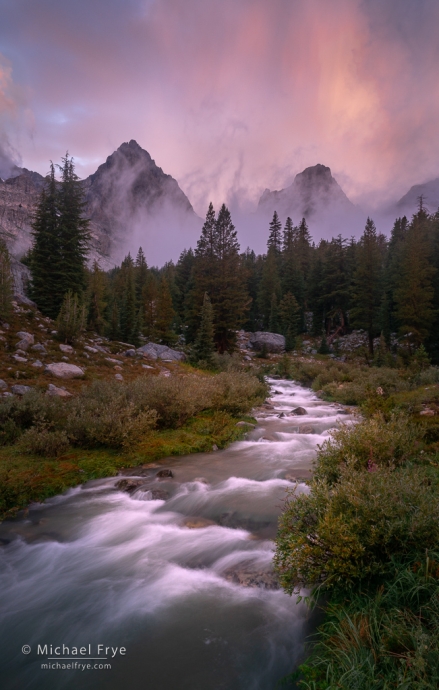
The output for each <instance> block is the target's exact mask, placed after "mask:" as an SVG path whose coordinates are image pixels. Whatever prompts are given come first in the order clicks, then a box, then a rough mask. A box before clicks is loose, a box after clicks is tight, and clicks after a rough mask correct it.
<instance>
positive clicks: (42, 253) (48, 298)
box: [30, 163, 64, 319]
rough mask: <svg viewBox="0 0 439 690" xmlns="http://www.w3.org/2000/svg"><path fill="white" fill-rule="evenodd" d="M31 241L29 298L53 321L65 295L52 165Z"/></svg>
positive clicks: (41, 197)
mask: <svg viewBox="0 0 439 690" xmlns="http://www.w3.org/2000/svg"><path fill="white" fill-rule="evenodd" d="M32 235H33V238H34V243H33V248H32V253H31V262H30V269H31V272H32V281H31V285H30V295H31V297H32V299H33V300H35V302H36V303H37V305H38V308H39V309H40V311H41V312H42V313H43V314H44V315H45V316H50V318H52V319H55V318H56V317H57V315H58V312H59V309H60V306H61V302H62V299H63V295H64V293H63V292H62V289H63V288H62V287H61V286H60V282H61V281H60V271H61V267H62V252H61V241H60V237H59V220H58V192H57V183H56V179H55V166H54V165H53V163H51V164H50V173H49V175H48V177H47V178H46V184H45V188H44V189H43V191H42V192H41V195H40V199H39V202H38V205H37V208H36V212H35V216H34V220H33V223H32Z"/></svg>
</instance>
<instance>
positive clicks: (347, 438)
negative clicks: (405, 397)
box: [314, 413, 424, 485]
mask: <svg viewBox="0 0 439 690" xmlns="http://www.w3.org/2000/svg"><path fill="white" fill-rule="evenodd" d="M423 434H424V430H423V429H422V428H421V427H420V426H419V425H418V424H415V423H413V422H412V421H411V420H410V418H409V417H408V416H407V415H405V414H403V413H399V414H396V413H394V414H392V415H391V416H390V419H389V421H388V422H387V423H386V421H385V419H384V417H383V415H382V414H380V413H378V414H376V415H374V417H372V418H370V419H364V420H362V421H361V422H359V423H358V424H354V425H343V426H341V428H340V429H337V430H335V431H333V432H332V438H330V439H328V440H327V441H325V442H324V443H323V444H322V445H321V446H320V448H319V451H318V454H317V459H316V469H315V473H314V477H315V479H317V480H320V479H321V480H324V481H326V482H328V484H329V485H331V484H334V483H335V482H337V481H338V480H339V478H340V473H341V472H342V471H343V467H345V466H347V465H349V467H351V468H353V469H356V470H361V469H363V470H367V469H375V468H377V467H397V466H400V465H402V464H404V463H405V462H406V461H407V460H408V459H410V458H411V457H412V456H413V454H415V453H416V451H417V449H418V448H419V443H420V441H421V439H422V436H423Z"/></svg>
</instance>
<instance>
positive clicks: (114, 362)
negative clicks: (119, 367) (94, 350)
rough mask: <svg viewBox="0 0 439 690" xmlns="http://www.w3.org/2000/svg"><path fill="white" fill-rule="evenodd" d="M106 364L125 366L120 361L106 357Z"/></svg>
mask: <svg viewBox="0 0 439 690" xmlns="http://www.w3.org/2000/svg"><path fill="white" fill-rule="evenodd" d="M105 361H106V362H111V364H123V362H122V361H121V360H120V359H113V357H105Z"/></svg>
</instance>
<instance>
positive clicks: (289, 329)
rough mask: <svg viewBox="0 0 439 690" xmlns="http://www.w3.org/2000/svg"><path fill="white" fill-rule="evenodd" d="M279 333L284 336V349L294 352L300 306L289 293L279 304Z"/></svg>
mask: <svg viewBox="0 0 439 690" xmlns="http://www.w3.org/2000/svg"><path fill="white" fill-rule="evenodd" d="M278 313H279V322H280V332H281V333H282V335H284V336H285V349H286V351H287V352H289V351H291V350H294V348H295V345H296V337H297V333H298V328H299V322H300V306H299V304H298V302H297V300H296V298H295V297H294V295H293V294H292V293H291V292H287V294H286V295H284V296H283V297H282V300H281V302H280V304H279V309H278Z"/></svg>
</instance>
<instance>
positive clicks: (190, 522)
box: [183, 517, 216, 529]
mask: <svg viewBox="0 0 439 690" xmlns="http://www.w3.org/2000/svg"><path fill="white" fill-rule="evenodd" d="M183 524H184V526H185V527H189V529H203V528H204V527H212V525H216V522H214V521H213V520H208V519H207V518H203V517H189V518H186V519H185V520H184V522H183Z"/></svg>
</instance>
